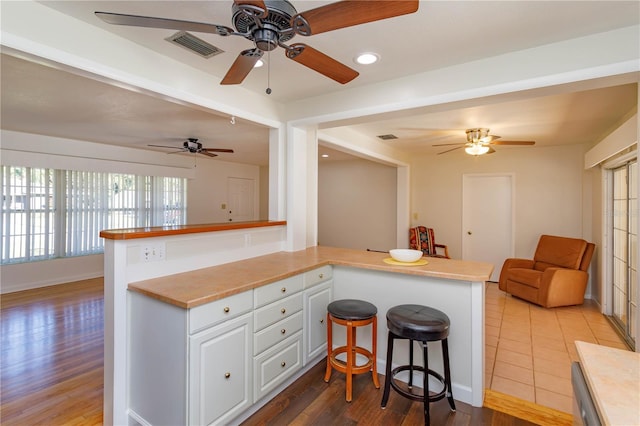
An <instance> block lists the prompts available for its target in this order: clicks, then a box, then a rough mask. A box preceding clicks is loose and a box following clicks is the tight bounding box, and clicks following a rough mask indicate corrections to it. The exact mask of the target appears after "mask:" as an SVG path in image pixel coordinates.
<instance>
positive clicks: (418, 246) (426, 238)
mask: <svg viewBox="0 0 640 426" xmlns="http://www.w3.org/2000/svg"><path fill="white" fill-rule="evenodd" d="M409 248H411V249H413V250H422V253H424V255H425V256H430V257H441V258H444V259H450V257H449V248H448V247H447V246H446V245H444V244H436V242H435V236H434V232H433V228H427V227H426V226H415V227H413V228H409ZM438 249H440V252H438Z"/></svg>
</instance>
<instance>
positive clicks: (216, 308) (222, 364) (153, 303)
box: [129, 291, 253, 425]
mask: <svg viewBox="0 0 640 426" xmlns="http://www.w3.org/2000/svg"><path fill="white" fill-rule="evenodd" d="M129 305H130V312H131V315H130V318H131V322H130V327H129V354H130V355H129V370H130V378H131V379H130V382H129V411H130V417H131V418H132V419H133V420H134V421H136V422H138V423H141V424H149V425H158V424H172V425H173V424H175V425H178V424H189V425H204V424H224V423H227V420H230V419H232V418H233V417H236V416H237V415H238V414H240V413H241V412H243V411H244V410H246V409H247V408H248V407H250V406H251V404H252V403H253V398H252V396H253V395H252V389H253V386H252V380H253V375H252V372H251V368H252V354H253V292H252V291H248V292H244V293H240V294H237V295H234V296H230V297H228V298H224V299H220V300H217V301H215V302H212V303H209V304H205V305H202V306H199V307H197V308H193V309H182V308H179V307H177V306H174V305H171V304H168V303H164V302H161V301H159V300H157V299H154V298H150V297H147V296H144V295H142V294H140V293H135V292H130V293H129ZM193 331H197V332H193Z"/></svg>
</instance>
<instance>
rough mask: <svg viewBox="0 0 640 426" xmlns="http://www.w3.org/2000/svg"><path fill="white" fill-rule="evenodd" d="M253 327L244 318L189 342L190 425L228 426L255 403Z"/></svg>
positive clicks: (192, 338)
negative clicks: (252, 363)
mask: <svg viewBox="0 0 640 426" xmlns="http://www.w3.org/2000/svg"><path fill="white" fill-rule="evenodd" d="M251 323H252V318H251V314H245V315H243V316H241V317H239V318H236V319H233V320H228V321H226V322H224V323H223V324H222V325H219V326H216V327H212V328H210V329H207V330H205V331H202V332H200V333H198V334H196V335H193V336H191V338H190V339H189V349H190V351H189V352H190V357H189V365H190V368H189V395H191V397H190V398H189V423H190V424H197V425H208V424H214V423H215V424H226V423H227V421H228V420H230V419H233V418H234V417H236V416H237V415H238V414H240V413H241V412H242V411H244V410H246V409H247V408H249V407H250V406H251V404H252V403H253V399H252V395H251V389H252V386H251V383H252V374H251V356H250V354H251V352H252V350H251V346H252V337H253V333H252V332H251V331H252V324H251Z"/></svg>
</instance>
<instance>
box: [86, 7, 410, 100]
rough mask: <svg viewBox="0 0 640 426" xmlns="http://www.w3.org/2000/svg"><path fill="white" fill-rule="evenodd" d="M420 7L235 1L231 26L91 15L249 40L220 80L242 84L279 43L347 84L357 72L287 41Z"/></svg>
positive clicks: (307, 63)
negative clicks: (304, 7)
mask: <svg viewBox="0 0 640 426" xmlns="http://www.w3.org/2000/svg"><path fill="white" fill-rule="evenodd" d="M418 7H419V1H418V0H406V1H404V0H376V1H373V0H371V1H363V0H343V1H338V2H335V3H330V4H327V5H324V6H320V7H317V8H315V9H310V10H306V11H304V12H300V13H298V11H297V10H296V9H295V7H293V5H292V4H291V3H289V2H288V1H287V0H235V1H234V2H233V6H232V19H231V20H232V23H233V26H234V27H235V31H234V30H233V29H232V28H230V27H226V26H224V25H216V24H208V23H202V22H191V21H181V20H176V19H167V18H154V17H150V16H137V15H127V14H120V13H110V12H95V14H96V16H97V17H98V18H100V19H102V20H103V21H104V22H107V23H109V24H114V25H128V26H134V27H147V28H162V29H172V30H179V31H193V32H204V33H209V34H217V35H219V36H223V37H227V36H230V35H234V36H241V37H244V38H246V39H247V40H250V41H251V42H253V44H254V46H255V47H254V48H252V49H246V50H243V51H242V52H240V54H239V55H238V57H237V58H236V60H235V61H234V62H233V65H231V68H230V69H229V70H228V71H227V74H226V75H225V76H224V77H223V78H222V81H221V82H220V84H225V85H226V84H241V83H242V82H243V81H244V79H245V78H246V77H247V75H249V72H250V71H251V70H252V69H253V68H254V65H255V64H256V63H257V62H258V61H259V60H260V59H261V58H262V55H263V53H264V52H270V51H272V50H275V49H276V48H277V47H281V48H283V49H284V50H285V55H286V57H287V58H289V59H291V60H293V61H295V62H298V63H299V64H302V65H304V66H306V67H308V68H310V69H312V70H314V71H316V72H318V73H320V74H322V75H324V76H325V77H328V78H330V79H332V80H334V81H337V82H338V83H341V84H346V83H348V82H350V81H351V80H353V79H354V78H356V77H357V76H358V75H359V73H358V72H357V71H355V70H354V69H351V68H350V67H348V66H346V65H344V64H342V63H341V62H338V61H336V60H335V59H333V58H331V57H330V56H328V55H325V54H324V53H322V52H320V51H318V50H316V49H314V48H312V47H311V46H308V45H306V44H303V43H295V44H293V45H288V44H286V43H287V42H288V41H289V40H291V39H292V38H293V37H294V36H296V35H300V36H305V37H306V36H311V35H315V34H321V33H324V32H328V31H333V30H338V29H341V28H346V27H351V26H355V25H361V24H366V23H369V22H374V21H379V20H382V19H388V18H394V17H397V16H401V15H407V14H410V13H414V12H416V11H417V10H418ZM269 92H270V89H268V91H267V93H269Z"/></svg>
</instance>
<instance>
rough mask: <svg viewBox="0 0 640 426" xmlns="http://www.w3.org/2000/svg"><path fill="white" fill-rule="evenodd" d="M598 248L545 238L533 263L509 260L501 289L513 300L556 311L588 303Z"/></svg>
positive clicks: (591, 244) (542, 237)
mask: <svg viewBox="0 0 640 426" xmlns="http://www.w3.org/2000/svg"><path fill="white" fill-rule="evenodd" d="M594 249H595V244H593V243H589V242H587V241H585V240H581V239H578V238H566V237H556V236H552V235H541V236H540V240H539V241H538V247H537V248H536V253H535V255H534V256H533V260H530V259H506V260H505V261H504V264H503V265H502V271H501V272H500V281H499V283H498V286H499V287H500V290H503V291H505V292H507V293H509V294H511V295H513V296H516V297H519V298H521V299H525V300H528V301H529V302H532V303H535V304H538V305H541V306H544V307H545V308H553V307H556V306H570V305H580V304H582V302H584V293H585V290H586V289H587V281H588V279H589V274H588V272H587V268H588V267H589V263H590V262H591V257H592V256H593V251H594Z"/></svg>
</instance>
